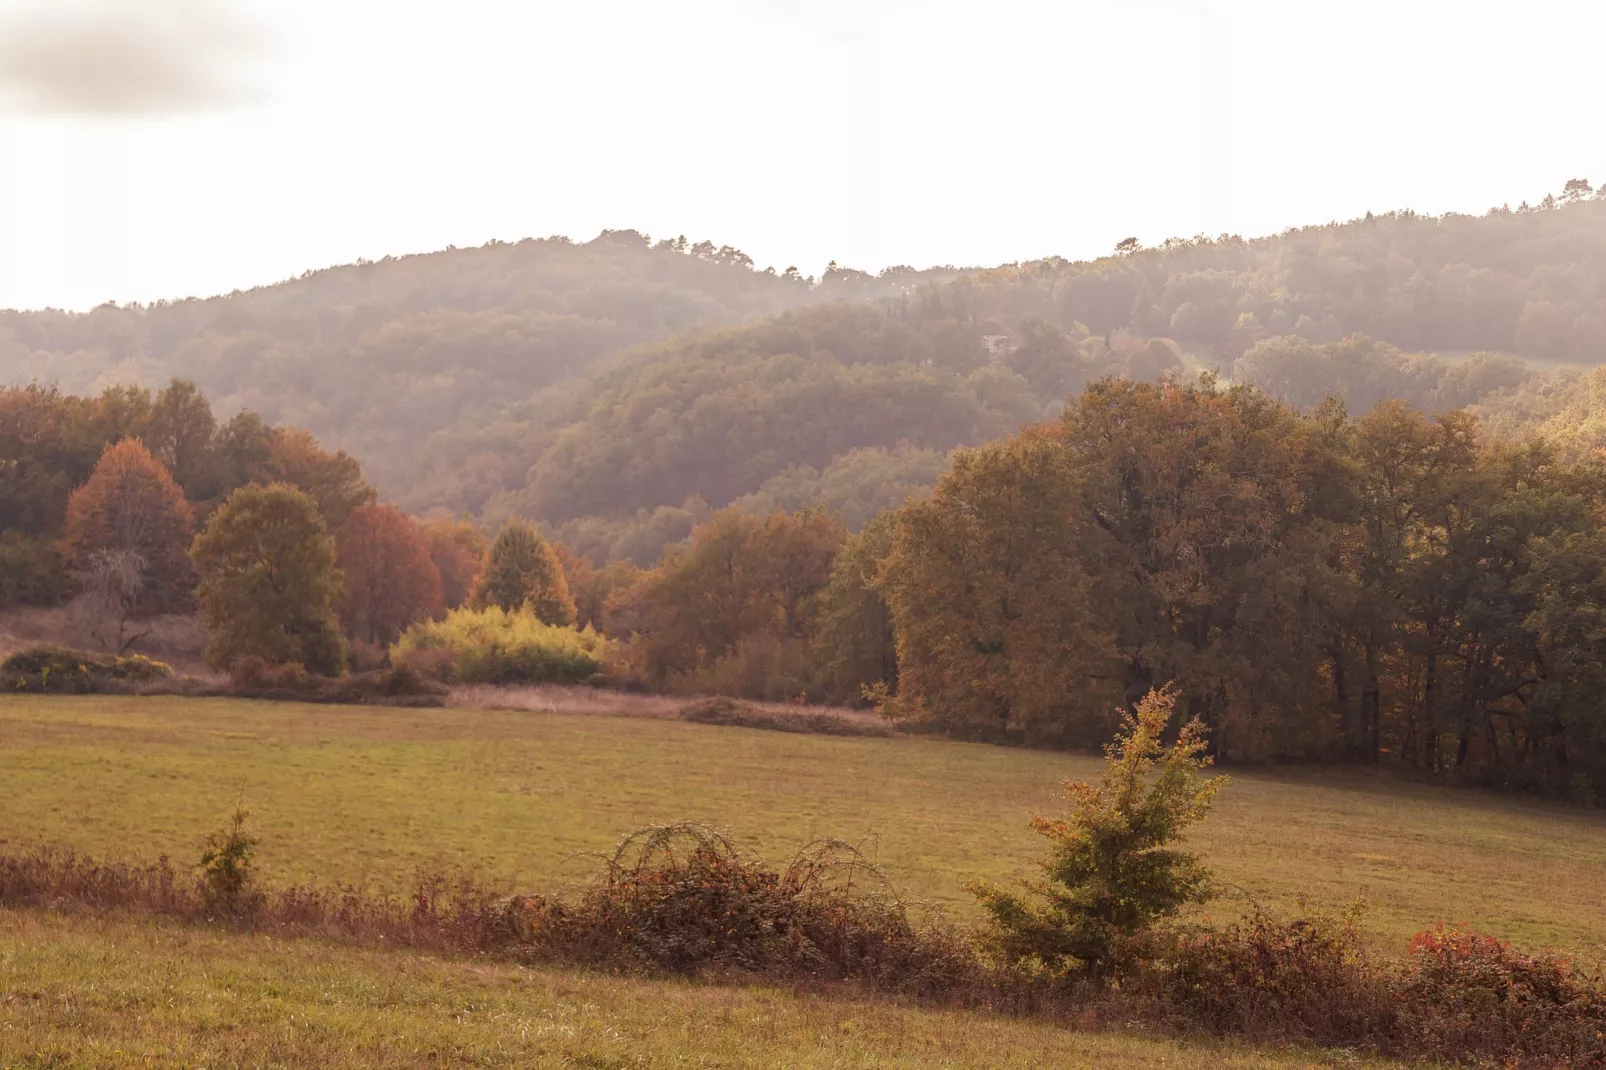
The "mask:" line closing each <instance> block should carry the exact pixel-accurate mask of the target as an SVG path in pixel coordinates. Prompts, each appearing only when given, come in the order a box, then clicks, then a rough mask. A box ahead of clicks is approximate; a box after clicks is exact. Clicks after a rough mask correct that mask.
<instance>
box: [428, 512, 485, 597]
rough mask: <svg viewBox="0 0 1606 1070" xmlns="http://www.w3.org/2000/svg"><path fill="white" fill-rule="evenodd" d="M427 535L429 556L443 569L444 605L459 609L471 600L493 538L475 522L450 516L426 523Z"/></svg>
mask: <svg viewBox="0 0 1606 1070" xmlns="http://www.w3.org/2000/svg"><path fill="white" fill-rule="evenodd" d="M424 538H425V539H426V540H427V541H428V543H429V557H430V560H431V561H433V562H434V563H435V569H436V571H438V572H439V573H440V577H441V596H442V598H443V600H444V602H445V606H446V608H447V609H456V608H457V607H458V606H461V605H463V604H464V603H465V602H467V601H468V596H469V593H470V592H471V591H473V589H474V581H475V580H476V579H478V578H479V574H480V566H481V565H482V564H483V563H484V560H485V551H486V550H488V549H490V546H491V542H490V540H489V539H487V538H486V537H485V534H484V533H483V532H482V531H480V529H479V528H477V527H475V526H474V525H473V524H470V523H468V522H467V521H464V520H449V519H442V520H432V521H430V522H429V523H427V524H425V525H424Z"/></svg>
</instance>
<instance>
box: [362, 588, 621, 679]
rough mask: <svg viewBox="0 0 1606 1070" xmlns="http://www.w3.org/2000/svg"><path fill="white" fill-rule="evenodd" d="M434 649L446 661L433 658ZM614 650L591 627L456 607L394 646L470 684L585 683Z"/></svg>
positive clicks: (398, 657) (526, 613)
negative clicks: (550, 622)
mask: <svg viewBox="0 0 1606 1070" xmlns="http://www.w3.org/2000/svg"><path fill="white" fill-rule="evenodd" d="M435 651H441V652H443V655H442V658H440V659H437V658H434V657H432V656H431V655H432V653H433V652H435ZM609 656H610V646H609V643H608V641H607V640H606V639H604V638H603V637H602V636H600V635H598V634H597V633H596V632H595V631H593V630H591V629H590V628H586V629H584V630H579V629H576V628H573V627H570V626H565V625H558V624H548V623H546V622H545V621H543V620H541V619H540V618H539V617H537V616H536V615H535V614H534V613H533V612H531V611H530V610H529V609H519V610H515V611H512V612H509V611H508V610H505V609H502V608H500V607H497V606H492V607H491V608H489V609H479V610H473V609H454V610H452V611H451V612H450V613H448V614H446V619H445V620H441V621H423V622H420V623H418V624H414V625H413V626H412V627H410V628H408V629H407V631H406V632H404V633H403V634H402V637H401V639H400V641H398V642H397V643H396V645H395V646H394V647H392V648H391V652H390V658H391V662H392V663H393V664H395V665H398V666H402V665H412V666H415V667H416V668H418V669H419V670H421V671H433V672H435V673H437V674H439V675H441V676H442V677H444V678H446V679H450V680H453V681H456V682H458V683H465V684H507V683H526V684H534V683H559V684H571V683H572V684H577V683H586V682H588V681H590V680H592V679H593V678H595V677H596V676H597V675H599V674H600V673H601V672H602V671H603V669H604V668H605V666H606V665H607V662H608V659H609Z"/></svg>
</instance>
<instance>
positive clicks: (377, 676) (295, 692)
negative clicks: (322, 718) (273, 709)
mask: <svg viewBox="0 0 1606 1070" xmlns="http://www.w3.org/2000/svg"><path fill="white" fill-rule="evenodd" d="M184 690H185V693H187V694H196V693H200V694H208V695H213V694H221V695H228V696H231V697H235V698H251V699H268V700H274V701H281V702H316V703H328V704H331V705H340V706H353V705H361V706H392V707H406V708H411V709H418V708H426V707H440V706H444V705H445V704H446V697H447V695H448V694H449V693H450V688H448V687H446V686H445V685H443V684H441V683H438V682H437V681H434V680H430V679H427V678H425V677H424V676H423V675H422V674H420V673H419V672H418V671H417V670H415V669H414V668H413V667H412V666H410V665H400V666H397V667H395V668H390V669H374V670H370V671H368V672H357V673H351V674H349V675H346V676H341V677H335V678H331V677H327V676H318V675H315V674H313V673H309V672H308V671H307V670H306V669H305V668H304V667H303V666H301V665H299V664H296V663H294V662H292V663H290V664H288V665H275V664H272V663H270V662H267V661H264V660H263V659H262V658H259V657H257V656H255V655H253V654H247V655H245V656H244V657H241V658H238V659H236V660H235V662H234V664H233V665H232V666H230V668H229V683H228V686H227V687H224V688H213V687H203V688H199V689H196V688H186V689H184Z"/></svg>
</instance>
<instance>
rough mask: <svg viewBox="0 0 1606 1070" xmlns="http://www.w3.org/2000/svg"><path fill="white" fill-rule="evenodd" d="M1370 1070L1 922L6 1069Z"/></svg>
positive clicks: (582, 978)
mask: <svg viewBox="0 0 1606 1070" xmlns="http://www.w3.org/2000/svg"><path fill="white" fill-rule="evenodd" d="M1335 1064H1336V1065H1345V1066H1354V1065H1382V1064H1370V1063H1367V1064H1362V1063H1361V1061H1360V1060H1357V1059H1354V1058H1353V1057H1346V1054H1345V1053H1333V1054H1331V1055H1328V1056H1326V1057H1323V1056H1322V1055H1321V1054H1320V1053H1315V1054H1310V1055H1306V1054H1301V1053H1297V1052H1280V1053H1257V1052H1254V1051H1251V1050H1247V1049H1244V1048H1241V1047H1236V1046H1232V1045H1216V1044H1210V1043H1188V1042H1183V1041H1177V1040H1170V1039H1162V1038H1147V1037H1143V1036H1139V1035H1135V1034H1133V1035H1128V1034H1122V1033H1117V1032H1084V1033H1077V1032H1072V1031H1070V1030H1067V1029H1066V1028H1065V1027H1064V1026H1060V1025H1055V1024H1053V1023H1049V1022H1034V1021H1025V1020H1011V1019H1006V1018H998V1017H993V1016H988V1015H981V1014H968V1013H958V1012H942V1011H934V1010H923V1009H919V1008H911V1007H901V1006H896V1005H893V1004H889V1003H884V1002H873V1001H871V1002H850V1001H847V1000H842V999H830V998H820V997H811V996H799V995H795V994H793V993H791V992H789V991H787V992H783V991H773V990H764V989H759V988H738V987H714V986H700V985H694V984H686V983H675V982H651V981H635V980H625V979H619V978H612V977H606V976H600V975H591V974H584V973H573V972H559V971H551V970H532V969H523V968H519V967H516V966H505V965H493V964H484V963H465V962H450V961H443V960H440V959H436V958H431V957H428V956H422V955H413V954H407V953H403V952H396V951H384V950H377V951H376V950H368V949H358V948H349V947H341V946H334V945H330V944H327V943H321V942H315V941H296V940H289V941H287V940H277V939H272V938H269V937H263V936H240V935H231V934H226V933H221V932H217V931H208V930H195V929H183V928H178V927H174V926H169V925H165V924H161V923H153V922H132V921H128V920H119V919H115V918H89V917H78V918H65V917H61V916H56V915H49V914H42V913H36V912H13V911H6V910H0V1066H3V1067H8V1068H11V1067H18V1068H20V1067H66V1066H71V1067H124V1066H127V1067H134V1066H138V1067H169V1066H172V1067H177V1066H185V1067H192V1066H206V1067H225V1066H250V1067H309V1066H317V1067H330V1068H340V1067H356V1066H385V1067H440V1066H480V1067H546V1066H551V1067H589V1068H594V1070H600V1068H620V1070H623V1068H630V1067H749V1066H765V1067H770V1066H773V1067H796V1068H809V1067H820V1068H824V1067H833V1068H836V1067H972V1066H987V1067H1044V1066H1052V1067H1064V1068H1068V1070H1074V1068H1082V1067H1108V1066H1123V1067H1125V1066H1131V1067H1195V1066H1209V1067H1241V1068H1246V1070H1247V1068H1268V1070H1269V1068H1281V1067H1300V1066H1313V1065H1335Z"/></svg>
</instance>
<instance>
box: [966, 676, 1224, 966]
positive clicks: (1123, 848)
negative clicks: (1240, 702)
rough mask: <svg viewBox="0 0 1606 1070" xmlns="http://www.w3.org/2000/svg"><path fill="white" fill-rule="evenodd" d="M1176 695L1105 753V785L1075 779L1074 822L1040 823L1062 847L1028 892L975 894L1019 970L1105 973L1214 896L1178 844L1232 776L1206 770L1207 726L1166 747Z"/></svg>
mask: <svg viewBox="0 0 1606 1070" xmlns="http://www.w3.org/2000/svg"><path fill="white" fill-rule="evenodd" d="M1175 702H1176V692H1175V691H1174V690H1173V689H1172V688H1169V687H1167V688H1165V689H1164V690H1161V691H1150V692H1149V693H1148V695H1147V696H1145V697H1144V699H1143V701H1142V702H1140V703H1138V707H1137V710H1136V711H1135V712H1134V713H1130V714H1127V715H1126V717H1125V718H1124V721H1123V727H1122V730H1121V731H1120V732H1119V733H1118V734H1117V735H1116V737H1115V741H1114V742H1113V743H1111V744H1110V746H1109V747H1108V748H1107V749H1106V752H1105V754H1106V758H1105V768H1104V773H1103V775H1102V776H1101V777H1100V778H1099V782H1098V783H1097V784H1089V783H1087V782H1086V781H1082V780H1077V781H1071V782H1067V784H1066V785H1065V796H1066V798H1067V799H1069V800H1070V802H1071V814H1070V816H1069V817H1067V818H1057V819H1049V818H1042V817H1039V818H1036V819H1035V820H1034V821H1033V822H1032V827H1033V828H1035V829H1036V830H1037V831H1038V832H1039V833H1040V834H1041V835H1043V836H1045V837H1047V838H1048V839H1049V841H1050V842H1051V843H1052V844H1053V846H1052V847H1051V848H1050V853H1049V857H1048V859H1047V861H1045V862H1044V863H1043V864H1042V865H1043V872H1044V877H1043V878H1042V879H1038V880H1031V881H1022V882H1021V883H1022V885H1023V886H1024V889H1025V892H1026V894H1025V895H1021V894H1017V893H1014V892H1009V891H1006V890H1004V889H1000V888H996V887H992V886H989V885H981V884H978V885H973V886H972V888H971V890H972V892H973V893H974V894H975V895H976V896H977V898H979V899H980V900H981V903H982V906H983V907H984V908H985V909H986V910H987V912H988V913H989V914H990V915H991V916H992V921H993V926H994V935H995V936H996V938H997V944H998V948H999V950H1000V951H1001V952H1002V953H1003V954H1004V956H1005V957H1006V958H1008V959H1009V960H1010V961H1011V962H1012V963H1015V964H1017V965H1040V966H1041V967H1042V968H1045V969H1047V970H1048V971H1050V972H1052V973H1055V974H1061V975H1063V974H1067V973H1071V972H1075V971H1078V970H1080V971H1082V972H1085V973H1089V974H1092V975H1095V976H1098V975H1102V974H1105V973H1107V972H1108V971H1109V970H1110V968H1111V967H1112V966H1114V965H1116V964H1117V962H1118V959H1119V955H1120V945H1121V942H1122V940H1123V939H1124V938H1126V937H1130V936H1132V935H1134V934H1136V933H1140V932H1142V931H1144V930H1145V929H1147V928H1149V927H1150V926H1151V925H1153V924H1154V923H1155V922H1156V921H1159V920H1160V919H1161V918H1165V917H1168V916H1170V915H1172V914H1174V913H1176V911H1177V910H1178V909H1180V908H1181V907H1183V906H1185V905H1186V904H1188V903H1201V902H1204V901H1205V900H1207V899H1208V898H1210V895H1211V890H1210V874H1209V871H1208V870H1207V869H1206V868H1205V866H1204V864H1203V863H1202V862H1201V861H1200V860H1199V859H1198V858H1197V857H1196V856H1194V855H1192V854H1189V853H1187V852H1185V851H1181V850H1178V849H1177V848H1176V847H1175V846H1174V844H1175V841H1176V840H1177V839H1178V838H1179V837H1180V836H1181V834H1182V832H1183V830H1184V829H1186V828H1187V827H1188V826H1189V825H1192V824H1195V823H1197V822H1199V821H1202V820H1203V819H1204V817H1205V814H1206V813H1207V812H1208V811H1209V809H1210V802H1211V800H1212V798H1214V796H1215V794H1216V791H1217V790H1218V789H1219V788H1220V787H1221V784H1222V783H1223V781H1224V780H1225V779H1226V778H1225V777H1208V778H1207V777H1206V776H1205V775H1204V771H1205V769H1206V768H1208V767H1209V765H1210V758H1209V757H1208V756H1207V755H1206V754H1205V728H1204V725H1203V724H1202V723H1200V722H1199V721H1198V720H1197V719H1194V720H1192V721H1190V722H1188V723H1187V724H1186V725H1184V726H1183V727H1182V731H1181V733H1180V734H1179V735H1178V737H1177V741H1176V742H1175V743H1174V744H1172V745H1171V746H1170V747H1169V748H1168V747H1166V746H1165V745H1164V744H1163V743H1162V742H1161V736H1162V733H1164V731H1165V727H1166V724H1167V722H1168V721H1170V719H1171V711H1172V707H1173V705H1174V704H1175Z"/></svg>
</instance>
